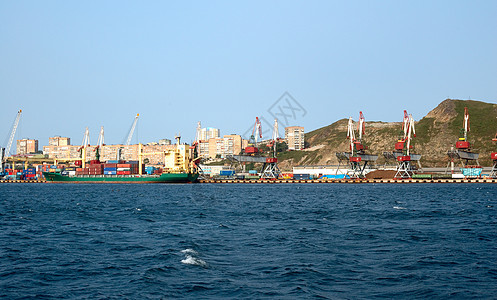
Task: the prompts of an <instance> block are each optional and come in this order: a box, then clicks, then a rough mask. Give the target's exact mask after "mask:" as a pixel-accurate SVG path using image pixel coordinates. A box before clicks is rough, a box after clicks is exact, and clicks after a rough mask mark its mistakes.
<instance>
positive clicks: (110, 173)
mask: <svg viewBox="0 0 497 300" xmlns="http://www.w3.org/2000/svg"><path fill="white" fill-rule="evenodd" d="M104 174H105V175H117V171H104Z"/></svg>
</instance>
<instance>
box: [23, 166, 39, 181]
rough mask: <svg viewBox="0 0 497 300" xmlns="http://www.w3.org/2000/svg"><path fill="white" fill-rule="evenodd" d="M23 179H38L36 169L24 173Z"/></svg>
mask: <svg viewBox="0 0 497 300" xmlns="http://www.w3.org/2000/svg"><path fill="white" fill-rule="evenodd" d="M22 177H23V178H24V179H25V180H34V179H35V178H36V169H35V168H29V169H26V170H24V171H22Z"/></svg>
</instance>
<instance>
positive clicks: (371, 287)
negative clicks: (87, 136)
mask: <svg viewBox="0 0 497 300" xmlns="http://www.w3.org/2000/svg"><path fill="white" fill-rule="evenodd" d="M496 212H497V185H495V184H406V185H400V184H354V185H349V184H253V185H247V184H181V185H172V184H171V185H168V184H147V185H139V184H130V185H128V184H1V185H0V297H1V298H5V299H18V298H24V299H29V298H33V299H35V298H36V299H48V298H50V299H52V298H105V299H161V298H192V299H219V298H236V299H241V298H245V299H260V298H278V299H281V298H283V299H296V298H324V299H326V298H331V299H370V298H394V299H398V298H420V299H421V298H461V299H466V298H495V297H496V295H497V213H496Z"/></svg>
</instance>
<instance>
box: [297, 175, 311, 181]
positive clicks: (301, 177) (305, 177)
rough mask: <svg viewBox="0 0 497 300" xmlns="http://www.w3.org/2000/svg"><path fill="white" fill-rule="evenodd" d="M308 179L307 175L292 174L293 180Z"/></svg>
mask: <svg viewBox="0 0 497 300" xmlns="http://www.w3.org/2000/svg"><path fill="white" fill-rule="evenodd" d="M309 178H310V176H309V174H293V179H297V180H307V179H309Z"/></svg>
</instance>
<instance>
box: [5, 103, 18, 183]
mask: <svg viewBox="0 0 497 300" xmlns="http://www.w3.org/2000/svg"><path fill="white" fill-rule="evenodd" d="M21 113H22V109H20V110H19V111H18V112H17V115H16V118H15V120H14V124H12V130H11V131H10V136H9V140H8V142H7V147H6V148H1V149H0V175H2V174H3V173H4V163H5V160H6V159H7V157H9V156H10V147H12V142H13V141H14V137H15V135H16V131H17V126H18V125H19V120H20V119H21Z"/></svg>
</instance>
